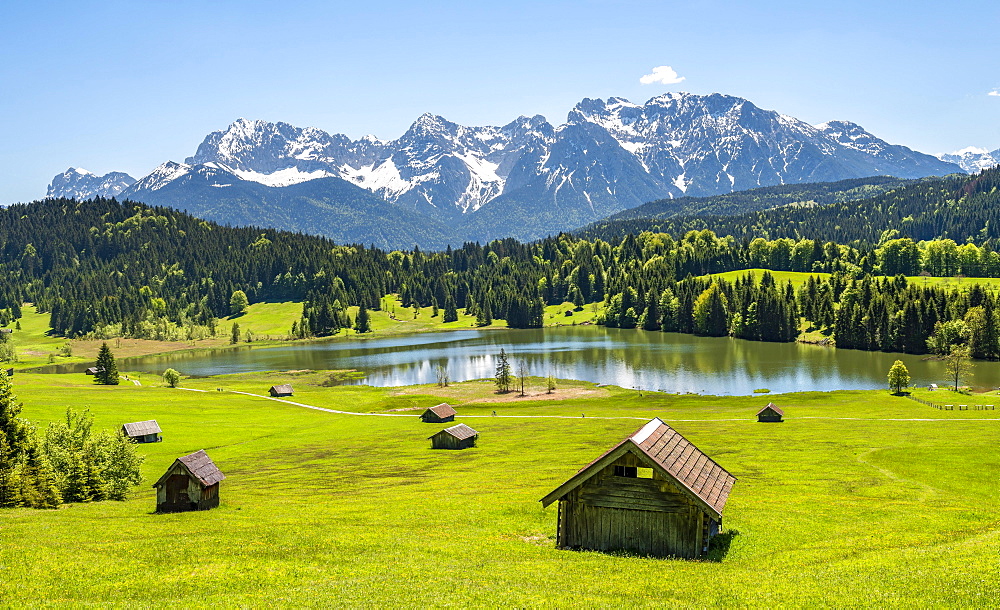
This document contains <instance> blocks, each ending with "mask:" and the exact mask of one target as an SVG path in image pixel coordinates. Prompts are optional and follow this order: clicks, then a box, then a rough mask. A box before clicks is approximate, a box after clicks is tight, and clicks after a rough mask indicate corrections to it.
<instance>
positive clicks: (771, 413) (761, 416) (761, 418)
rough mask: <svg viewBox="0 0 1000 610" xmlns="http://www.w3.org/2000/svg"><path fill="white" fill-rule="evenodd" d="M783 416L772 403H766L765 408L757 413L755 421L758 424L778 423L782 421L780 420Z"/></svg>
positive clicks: (782, 412) (783, 413)
mask: <svg viewBox="0 0 1000 610" xmlns="http://www.w3.org/2000/svg"><path fill="white" fill-rule="evenodd" d="M784 416H785V412H784V411H782V410H781V409H779V408H778V405H776V404H774V403H773V402H769V403H767V406H766V407H764V408H763V409H761V410H760V411H757V421H758V422H780V421H783V420H782V419H781V418H782V417H784Z"/></svg>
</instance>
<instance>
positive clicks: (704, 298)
mask: <svg viewBox="0 0 1000 610" xmlns="http://www.w3.org/2000/svg"><path fill="white" fill-rule="evenodd" d="M693 315H694V330H695V332H696V333H698V334H700V335H708V336H710V337H722V336H725V335H726V334H728V332H729V314H728V312H727V301H726V295H724V294H722V291H721V290H720V289H719V285H718V284H716V283H713V284H712V285H711V286H709V287H708V288H707V289H705V291H704V292H702V293H701V294H700V295H699V296H698V298H697V299H696V300H695V302H694V312H693Z"/></svg>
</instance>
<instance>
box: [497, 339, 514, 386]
mask: <svg viewBox="0 0 1000 610" xmlns="http://www.w3.org/2000/svg"><path fill="white" fill-rule="evenodd" d="M511 377H512V375H511V372H510V362H509V361H508V360H507V352H505V351H504V350H503V348H502V347H501V348H500V357H499V358H498V359H497V371H496V375H495V379H496V384H497V392H499V393H500V394H506V393H507V392H510V384H511V381H512V380H511Z"/></svg>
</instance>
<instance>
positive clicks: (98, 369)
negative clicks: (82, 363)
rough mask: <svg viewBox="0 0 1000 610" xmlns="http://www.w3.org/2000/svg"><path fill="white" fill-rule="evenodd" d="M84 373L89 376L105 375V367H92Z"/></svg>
mask: <svg viewBox="0 0 1000 610" xmlns="http://www.w3.org/2000/svg"><path fill="white" fill-rule="evenodd" d="M84 372H85V373H87V374H88V375H96V374H98V373H103V372H104V367H103V366H101V367H97V366H92V367H90V368H88V369H87V370H86V371H84Z"/></svg>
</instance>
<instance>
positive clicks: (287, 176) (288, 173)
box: [232, 167, 339, 186]
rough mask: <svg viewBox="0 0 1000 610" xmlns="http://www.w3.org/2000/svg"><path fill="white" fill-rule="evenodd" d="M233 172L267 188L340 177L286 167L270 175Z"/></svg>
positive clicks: (326, 171) (324, 171) (317, 171)
mask: <svg viewBox="0 0 1000 610" xmlns="http://www.w3.org/2000/svg"><path fill="white" fill-rule="evenodd" d="M232 171H233V173H235V174H236V175H237V176H239V177H240V178H242V179H243V180H250V181H251V182H259V183H260V184H265V185H267V186H290V185H292V184H299V183H300V182H307V181H309V180H315V179H317V178H328V177H330V176H338V175H339V174H336V173H333V172H331V171H328V170H324V169H317V170H315V171H311V172H304V171H302V170H300V169H299V168H297V167H286V168H285V169H279V170H277V171H275V172H271V173H270V174H263V173H260V172H255V171H252V170H244V169H236V170H232Z"/></svg>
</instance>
